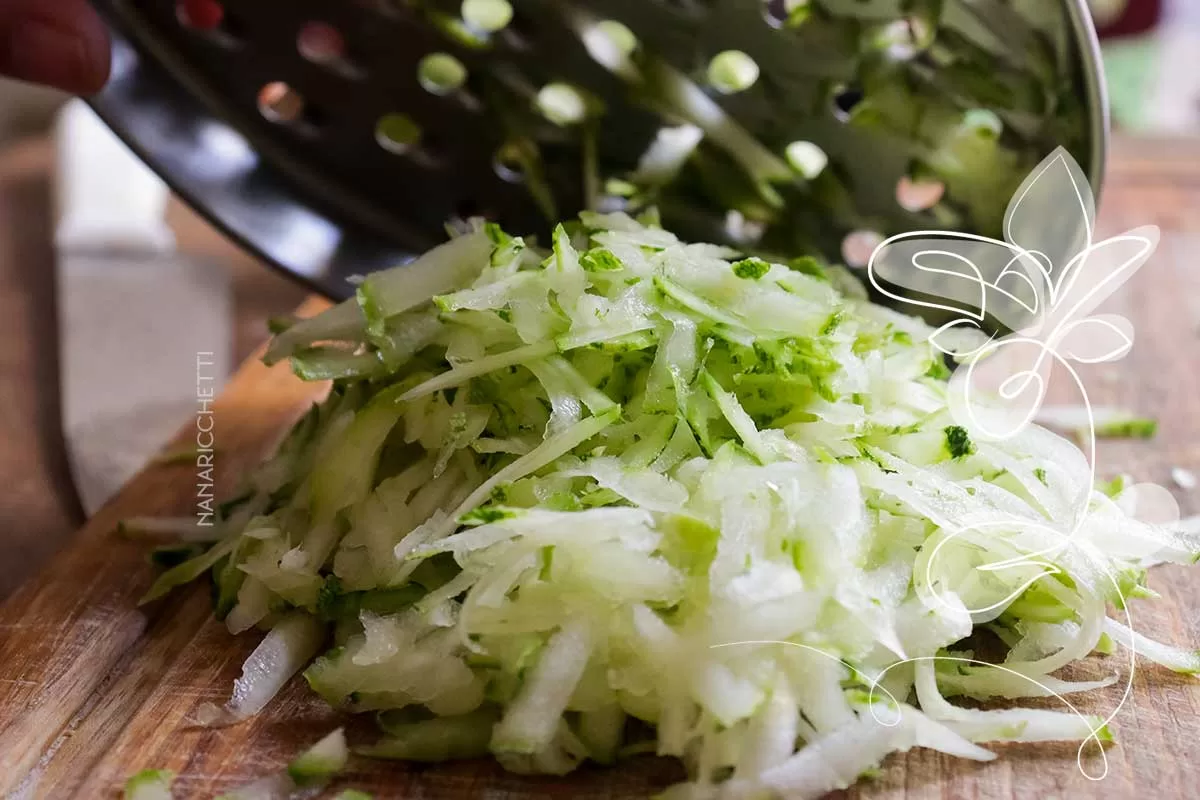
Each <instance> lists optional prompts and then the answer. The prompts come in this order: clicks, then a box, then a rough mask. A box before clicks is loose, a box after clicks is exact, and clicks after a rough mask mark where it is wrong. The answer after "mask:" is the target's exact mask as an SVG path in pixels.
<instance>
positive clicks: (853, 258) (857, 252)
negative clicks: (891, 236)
mask: <svg viewBox="0 0 1200 800" xmlns="http://www.w3.org/2000/svg"><path fill="white" fill-rule="evenodd" d="M881 244H883V236H881V235H880V234H879V233H877V232H875V231H853V232H852V233H850V234H848V235H847V236H846V238H845V239H843V240H842V259H843V260H844V261H845V262H846V266H848V267H865V266H866V265H867V264H869V263H870V261H871V257H872V256H873V255H875V250H876V249H877V248H878V247H879V245H881Z"/></svg>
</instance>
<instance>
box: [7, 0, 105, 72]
mask: <svg viewBox="0 0 1200 800" xmlns="http://www.w3.org/2000/svg"><path fill="white" fill-rule="evenodd" d="M110 48H111V45H110V44H109V39H108V30H107V29H106V28H105V26H104V23H103V22H102V21H101V19H100V17H99V16H97V14H96V12H95V11H94V10H93V9H92V7H91V6H90V5H88V3H87V0H0V73H2V74H5V75H8V76H10V77H13V78H17V79H18V80H23V81H29V82H31V83H40V84H45V85H47V86H53V87H55V88H57V89H62V90H63V91H67V92H71V93H73V94H92V93H94V92H98V91H99V90H100V89H101V88H103V86H104V83H105V82H106V81H107V80H108V70H109V58H110V55H111V50H110Z"/></svg>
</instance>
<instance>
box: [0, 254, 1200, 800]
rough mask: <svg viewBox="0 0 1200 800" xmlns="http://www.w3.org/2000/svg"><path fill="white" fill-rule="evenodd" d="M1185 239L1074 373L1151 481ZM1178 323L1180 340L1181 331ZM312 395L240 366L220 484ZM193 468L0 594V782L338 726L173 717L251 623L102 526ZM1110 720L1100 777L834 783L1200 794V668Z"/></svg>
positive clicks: (659, 781)
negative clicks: (1115, 407)
mask: <svg viewBox="0 0 1200 800" xmlns="http://www.w3.org/2000/svg"><path fill="white" fill-rule="evenodd" d="M1192 244H1194V242H1193V243H1192ZM1175 246H1176V247H1179V246H1180V245H1179V243H1178V242H1176V244H1175ZM1168 249H1169V245H1168ZM1193 251H1194V250H1193V248H1192V247H1191V245H1190V244H1189V245H1188V247H1187V248H1185V249H1184V250H1181V251H1180V252H1178V253H1177V255H1176V257H1173V258H1169V259H1168V260H1169V262H1170V266H1169V268H1160V269H1158V270H1156V271H1155V274H1154V276H1153V279H1152V280H1143V279H1142V278H1141V277H1139V278H1138V279H1136V280H1135V281H1134V282H1133V283H1132V284H1131V285H1130V286H1129V287H1127V288H1126V289H1125V290H1124V294H1123V296H1122V300H1121V302H1120V304H1119V305H1118V306H1117V307H1116V308H1115V309H1114V310H1117V311H1122V312H1124V313H1127V314H1130V315H1131V316H1132V317H1133V318H1134V320H1135V322H1136V324H1137V326H1138V333H1139V337H1140V338H1139V343H1138V346H1137V349H1136V351H1135V353H1136V355H1135V357H1134V358H1132V359H1131V360H1130V361H1129V362H1127V363H1126V364H1125V365H1124V366H1123V367H1122V368H1121V369H1122V371H1121V372H1119V373H1116V378H1115V379H1114V376H1113V373H1111V372H1110V373H1108V374H1099V373H1097V374H1095V375H1093V376H1092V377H1091V378H1089V384H1099V385H1098V386H1096V388H1095V390H1094V391H1093V399H1094V400H1097V401H1098V402H1120V403H1122V404H1124V405H1129V406H1132V407H1134V408H1136V409H1138V410H1139V411H1143V412H1146V413H1150V414H1155V415H1158V416H1159V418H1160V419H1161V420H1162V428H1161V433H1160V435H1159V437H1158V439H1157V440H1155V441H1153V442H1137V443H1115V444H1106V445H1105V450H1104V451H1103V454H1102V464H1107V465H1119V466H1120V468H1121V469H1124V470H1131V471H1133V472H1135V473H1136V475H1137V477H1139V478H1141V479H1150V480H1157V481H1159V482H1163V483H1164V484H1169V478H1168V477H1167V473H1168V471H1169V468H1170V466H1174V465H1179V466H1189V467H1191V468H1193V469H1198V468H1200V448H1198V445H1200V415H1197V414H1196V410H1197V408H1198V406H1197V402H1198V398H1200V378H1198V376H1197V373H1196V371H1195V368H1196V366H1197V365H1200V339H1197V337H1196V319H1195V310H1194V308H1189V307H1188V305H1187V304H1188V302H1190V300H1189V299H1188V298H1190V297H1197V296H1200V274H1198V273H1197V272H1196V271H1194V270H1193V269H1191V266H1192V259H1191V258H1190V256H1188V255H1187V254H1188V253H1190V252H1193ZM315 308H316V306H312V305H310V307H309V309H308V310H310V311H311V310H314V309H315ZM1182 329H1186V330H1185V333H1186V335H1187V336H1188V337H1190V338H1188V339H1187V340H1186V341H1185V342H1184V343H1183V345H1182V346H1181V345H1180V338H1181V330H1182ZM1181 368H1182V369H1181ZM1106 369H1111V368H1106ZM1168 377H1169V379H1168ZM1093 378H1094V380H1093ZM319 393H320V387H318V386H313V385H305V384H302V383H301V382H300V381H298V380H296V379H295V378H293V377H292V376H291V374H290V373H289V372H288V371H287V368H286V367H285V366H281V367H276V368H274V369H268V368H266V367H264V366H262V365H261V364H259V363H257V362H251V363H248V364H246V365H245V366H244V367H243V368H242V370H241V371H240V372H239V374H238V375H237V376H236V378H235V379H234V380H233V381H232V382H231V383H230V385H229V386H228V389H227V391H226V392H225V394H224V395H223V396H222V397H221V398H220V399H219V400H218V401H217V403H216V406H215V420H216V442H217V447H218V452H217V455H216V461H217V471H218V477H219V483H220V484H221V485H223V486H225V487H229V486H230V485H231V482H232V481H233V480H235V479H236V477H237V476H238V475H239V474H241V473H242V472H243V471H245V470H246V469H248V468H249V467H250V466H252V464H253V463H254V462H255V461H256V460H257V459H258V458H260V456H261V455H262V453H263V451H264V448H265V447H267V446H269V443H270V442H271V441H273V440H274V439H275V437H276V436H277V434H278V433H279V432H280V430H281V428H282V427H283V426H285V425H286V424H287V423H289V422H290V421H291V420H292V419H294V418H295V417H296V416H297V415H298V414H299V413H300V412H301V411H302V410H303V409H304V408H305V407H306V406H307V404H308V403H309V402H310V401H311V400H312V399H314V397H316V396H317V395H318V394H319ZM1062 399H1069V395H1066V396H1064V397H1063V398H1062ZM195 435H196V431H195V428H194V427H193V428H189V429H185V430H184V431H183V432H182V433H181V434H180V443H186V442H194V440H195ZM196 482H197V476H196V469H195V467H194V466H192V465H186V464H185V465H157V466H152V467H150V468H149V469H147V470H146V471H145V472H143V473H142V474H141V475H139V476H138V477H137V478H136V479H135V480H134V481H133V482H132V483H131V484H130V485H129V486H128V487H126V489H125V490H124V491H123V492H122V493H121V494H120V495H119V496H118V497H117V498H116V499H115V500H114V501H113V502H112V503H111V504H110V505H109V506H108V507H106V508H105V509H104V510H103V511H102V512H100V513H99V514H98V515H97V516H96V517H95V518H94V519H92V520H91V521H90V522H89V523H88V525H87V526H86V527H85V528H84V529H83V530H82V531H80V533H79V534H78V536H77V537H76V538H75V540H74V541H73V543H72V544H71V546H70V547H69V548H68V549H67V550H66V551H65V552H63V553H61V554H60V555H59V556H58V557H57V558H56V559H55V560H54V561H53V562H52V563H51V564H50V566H49V568H48V569H47V570H46V571H45V572H43V573H42V574H41V575H40V576H39V577H37V578H36V579H35V580H33V581H32V582H30V583H28V584H27V585H25V586H24V587H23V588H22V589H21V590H20V591H18V592H17V594H16V595H15V596H13V597H12V598H11V599H10V600H9V602H8V603H7V604H6V605H4V606H3V607H2V608H0V794H8V795H9V796H13V797H30V798H41V797H45V798H69V797H84V798H98V797H113V796H116V795H117V794H118V793H119V790H120V788H121V787H122V786H123V784H124V781H125V780H126V778H127V777H128V776H129V775H131V774H133V773H134V772H137V771H138V770H141V769H145V768H151V767H153V768H165V769H171V770H174V771H175V772H176V773H178V774H179V776H180V777H179V780H178V782H177V784H176V787H177V795H176V796H177V797H211V796H213V795H214V794H217V793H220V792H222V791H226V790H228V789H230V788H232V787H234V786H237V785H240V784H242V783H245V782H247V781H249V780H252V779H253V778H255V777H259V776H261V775H265V774H267V773H270V772H272V771H275V770H278V769H279V768H281V767H282V766H283V765H284V764H286V762H287V761H288V759H289V758H290V757H292V756H293V755H295V754H296V753H297V752H298V751H299V750H300V749H302V748H303V747H305V746H307V745H308V744H310V743H312V742H314V741H315V740H316V739H318V738H319V737H320V736H321V735H323V734H324V733H326V732H327V731H328V730H330V729H331V728H332V727H334V726H335V725H337V724H342V722H343V720H341V718H340V717H339V716H338V715H337V714H336V713H335V712H333V711H331V710H330V709H329V708H327V707H325V706H324V705H323V704H322V703H321V702H320V701H318V700H316V699H315V698H314V697H312V696H311V695H310V694H309V693H308V692H307V688H306V687H305V686H304V684H303V681H299V680H298V681H294V682H293V684H292V685H291V686H290V687H289V688H288V689H287V690H286V691H285V692H284V693H283V695H282V696H281V697H280V698H278V699H277V700H276V702H275V703H273V704H272V705H271V706H270V707H269V709H268V710H267V711H265V712H264V713H263V714H261V715H260V716H259V717H258V718H256V719H254V720H252V721H250V722H248V723H245V724H242V725H240V726H237V727H233V728H227V729H223V730H205V729H201V728H197V727H193V726H191V725H190V724H189V720H190V719H191V718H192V715H193V713H194V712H195V710H196V708H197V706H199V705H200V704H201V703H203V702H205V701H218V702H220V701H221V700H223V699H224V698H225V697H226V696H227V695H228V692H229V688H230V686H231V684H232V682H233V680H234V679H235V678H236V677H237V676H238V674H239V672H240V666H241V663H242V660H243V659H244V658H245V656H246V655H247V654H248V653H249V651H250V650H251V649H252V648H253V646H254V644H255V643H256V639H257V637H256V636H254V635H247V636H243V637H239V638H234V637H231V636H230V635H229V634H228V633H227V632H226V631H225V629H224V627H223V626H222V625H221V624H219V623H216V622H214V621H213V620H212V619H211V617H210V615H209V613H210V606H209V597H208V589H207V587H205V586H204V585H202V584H201V585H198V586H194V587H192V589H191V590H188V591H183V592H178V593H176V594H174V595H172V596H170V597H168V598H167V599H165V600H164V601H161V602H159V603H157V604H154V605H151V606H149V607H146V608H140V609H139V608H138V607H137V605H136V601H137V598H138V597H139V596H140V595H141V594H142V592H143V591H144V590H145V589H146V587H147V586H148V585H149V583H150V581H151V580H152V576H153V571H152V569H151V567H150V566H149V564H148V563H147V561H146V558H145V553H146V548H145V545H144V543H136V542H130V541H125V540H122V539H120V538H118V537H117V536H115V535H114V528H115V526H116V523H117V522H118V521H119V520H121V519H123V518H126V517H130V516H135V515H154V514H158V515H185V516H186V515H189V514H191V513H193V511H194V509H195V503H196V497H195V495H196ZM1182 504H1183V505H1184V511H1185V513H1195V511H1196V507H1195V504H1194V502H1193V501H1191V500H1190V499H1189V498H1183V502H1182ZM1151 583H1152V586H1154V587H1155V588H1156V589H1157V590H1158V591H1160V592H1161V593H1162V595H1163V597H1162V600H1160V601H1158V602H1155V603H1146V602H1141V603H1138V605H1137V606H1136V608H1135V612H1134V613H1135V614H1136V617H1135V623H1136V624H1137V626H1138V627H1139V629H1140V630H1143V631H1145V632H1146V633H1148V634H1150V635H1155V636H1159V637H1161V638H1164V639H1167V640H1169V641H1173V642H1176V643H1184V642H1189V641H1190V642H1192V643H1193V646H1194V645H1195V644H1197V643H1200V568H1197V569H1194V570H1192V571H1187V570H1184V569H1181V568H1174V567H1168V568H1163V569H1160V570H1157V571H1156V572H1155V573H1154V575H1153V578H1152V581H1151ZM1127 667H1128V664H1127V662H1122V661H1121V660H1120V659H1109V660H1107V661H1097V662H1096V663H1092V664H1089V665H1087V666H1086V667H1084V668H1082V669H1081V670H1080V671H1079V673H1078V674H1086V675H1093V676H1099V675H1105V674H1112V673H1114V672H1121V673H1122V676H1124V674H1125V672H1127ZM1122 680H1123V679H1122ZM1121 688H1122V686H1121V685H1120V684H1119V685H1118V686H1117V687H1114V688H1113V689H1112V690H1111V691H1108V692H1101V693H1097V694H1095V695H1092V696H1090V697H1087V698H1086V699H1083V700H1081V701H1080V707H1081V708H1082V709H1083V710H1086V711H1090V712H1093V713H1104V714H1107V713H1108V712H1110V711H1111V710H1112V709H1113V708H1114V707H1115V706H1116V704H1117V702H1118V701H1119V698H1120V694H1121ZM360 722H361V721H360ZM1114 727H1115V729H1116V732H1117V736H1118V742H1119V743H1118V744H1117V745H1115V746H1112V747H1110V748H1108V751H1107V756H1108V766H1109V770H1108V777H1107V778H1106V779H1105V781H1104V782H1103V783H1099V784H1097V783H1093V782H1091V781H1089V780H1088V779H1087V778H1085V777H1084V776H1083V775H1082V774H1081V773H1080V771H1079V769H1078V768H1077V766H1076V763H1075V755H1076V747H1075V745H1073V744H1041V745H1009V746H1001V747H997V748H995V749H996V750H997V751H998V752H1000V754H1001V758H1000V759H998V760H997V761H995V762H992V763H989V764H982V765H981V764H975V763H971V762H962V761H957V760H954V759H950V758H946V757H943V756H940V755H938V754H934V753H930V752H927V751H913V752H910V753H907V754H904V755H898V756H894V757H892V758H891V759H889V760H888V761H887V762H886V764H885V768H884V770H883V772H882V775H881V776H880V777H879V778H877V779H875V780H873V781H870V782H867V783H864V784H862V785H861V786H860V787H857V788H855V789H854V790H852V791H851V792H849V793H848V794H849V795H851V796H866V797H888V798H899V797H906V798H907V797H914V798H916V797H920V798H927V797H947V798H967V797H972V798H1026V797H1033V796H1045V797H1047V798H1049V797H1071V796H1078V797H1091V796H1096V795H1097V794H1102V795H1103V796H1111V797H1129V798H1132V797H1136V796H1139V795H1141V794H1144V793H1145V792H1147V791H1148V792H1150V793H1151V794H1152V795H1153V796H1154V797H1160V798H1174V797H1179V798H1184V797H1196V796H1200V681H1195V680H1191V679H1188V678H1184V677H1181V676H1176V675H1173V674H1171V673H1168V672H1166V671H1164V670H1160V669H1157V668H1154V667H1153V666H1151V665H1149V664H1141V665H1139V670H1138V671H1137V673H1136V679H1135V681H1134V685H1133V695H1132V697H1131V699H1130V700H1129V701H1128V702H1127V703H1126V705H1125V707H1124V709H1123V710H1122V711H1121V713H1120V714H1119V716H1118V717H1117V719H1116V723H1115V726H1114ZM349 730H350V733H351V739H352V742H353V741H354V740H355V738H356V737H357V738H358V741H362V740H363V737H365V736H366V735H368V733H367V730H366V729H365V728H364V729H362V730H360V729H359V728H358V727H355V725H351V727H350V729H349ZM1085 763H1086V764H1087V766H1088V768H1089V770H1090V771H1092V772H1093V773H1095V772H1098V771H1100V770H1102V769H1103V764H1102V762H1101V760H1100V759H1099V757H1097V756H1096V755H1095V754H1094V753H1091V754H1090V755H1089V756H1088V757H1087V758H1086V759H1085ZM680 775H681V772H680V770H679V768H678V767H677V766H676V765H674V764H671V763H668V762H665V761H657V760H654V759H646V760H643V761H638V762H634V763H633V764H631V765H626V766H624V767H622V768H620V769H614V770H607V771H606V770H601V769H596V768H586V769H583V770H581V771H580V772H579V773H577V774H576V775H574V776H571V777H570V778H566V779H531V778H521V777H517V776H512V775H507V774H505V773H503V772H502V771H500V770H499V769H498V768H496V767H495V766H493V765H490V764H487V763H478V764H460V765H450V766H437V767H409V766H404V765H398V764H390V763H378V762H367V761H361V760H359V761H355V762H354V763H353V768H352V770H351V771H350V772H349V773H348V774H347V775H346V776H345V777H344V779H342V780H340V781H339V783H338V784H337V788H342V787H347V786H354V787H358V788H362V789H366V790H369V791H372V792H374V793H375V794H376V796H377V797H380V798H412V799H413V800H416V799H417V798H446V799H447V800H460V799H462V798H474V797H486V798H489V799H490V800H517V799H518V798H520V799H521V800H525V798H549V797H575V798H596V800H599V798H611V799H613V800H618V799H620V800H624V799H625V798H630V799H632V798H638V797H646V796H648V795H650V794H652V793H653V792H654V791H655V790H656V789H658V788H661V787H663V786H665V785H667V784H669V783H670V782H672V781H674V780H677V779H678V778H679V777H680Z"/></svg>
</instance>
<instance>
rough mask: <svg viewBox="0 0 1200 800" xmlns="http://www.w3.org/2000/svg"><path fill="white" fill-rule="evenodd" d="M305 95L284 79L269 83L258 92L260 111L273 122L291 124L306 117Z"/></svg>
mask: <svg viewBox="0 0 1200 800" xmlns="http://www.w3.org/2000/svg"><path fill="white" fill-rule="evenodd" d="M306 105H307V104H306V103H305V101H304V95H302V94H300V93H299V92H297V91H296V90H295V89H293V88H292V87H291V86H288V85H287V84H286V83H284V82H283V81H274V82H272V83H268V84H267V85H266V86H264V87H263V88H262V89H260V90H259V92H258V111H259V113H260V114H262V115H263V117H264V118H265V119H267V120H269V121H271V122H278V123H281V124H290V123H295V122H300V121H301V120H303V119H304V111H305V107H306Z"/></svg>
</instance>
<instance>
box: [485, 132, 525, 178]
mask: <svg viewBox="0 0 1200 800" xmlns="http://www.w3.org/2000/svg"><path fill="white" fill-rule="evenodd" d="M492 169H494V170H495V171H496V177H498V178H500V180H502V181H505V182H506V183H521V182H523V181H524V180H525V161H524V159H523V158H521V146H520V145H519V144H517V143H516V142H508V143H506V144H503V145H501V146H500V149H499V150H497V151H496V157H495V158H494V159H492Z"/></svg>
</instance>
